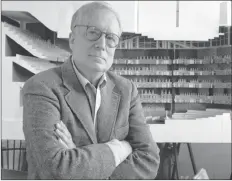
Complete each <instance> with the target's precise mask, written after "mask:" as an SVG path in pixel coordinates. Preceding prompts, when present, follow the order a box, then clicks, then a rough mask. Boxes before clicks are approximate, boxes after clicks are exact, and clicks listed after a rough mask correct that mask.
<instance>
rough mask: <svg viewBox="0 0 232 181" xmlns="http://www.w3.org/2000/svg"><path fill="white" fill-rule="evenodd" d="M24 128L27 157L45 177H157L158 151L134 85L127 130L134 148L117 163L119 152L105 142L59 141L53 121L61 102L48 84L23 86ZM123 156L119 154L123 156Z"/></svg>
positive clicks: (30, 82)
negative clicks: (75, 143)
mask: <svg viewBox="0 0 232 181" xmlns="http://www.w3.org/2000/svg"><path fill="white" fill-rule="evenodd" d="M23 93H24V97H23V104H24V110H23V111H24V112H23V123H24V124H23V130H24V135H25V139H26V143H27V151H28V154H29V155H30V156H29V157H30V158H29V161H31V162H33V164H34V166H35V167H36V169H37V170H39V172H38V173H39V176H40V178H41V179H107V178H110V179H154V178H155V176H156V174H157V170H158V166H159V149H158V147H157V145H156V143H155V142H154V141H153V139H152V137H151V134H150V131H149V127H148V126H147V125H146V124H145V123H144V116H143V113H142V106H141V103H140V101H139V96H138V92H137V89H136V87H135V85H134V84H132V93H131V95H132V96H131V102H130V113H129V133H128V135H127V137H126V139H125V141H126V142H127V143H129V146H130V147H131V148H132V149H131V153H129V155H128V156H127V155H126V154H125V155H124V156H122V155H121V158H120V162H119V163H118V164H117V163H116V162H115V153H113V152H112V149H111V148H110V146H109V145H107V144H105V143H101V144H91V145H87V146H81V147H78V146H77V147H74V146H73V147H72V148H71V149H69V148H67V147H65V146H64V144H62V143H61V142H60V141H59V139H57V134H56V133H55V130H54V128H55V127H54V125H56V124H57V123H58V121H59V120H60V117H61V116H60V112H61V108H60V105H59V100H58V98H57V96H55V94H54V93H53V91H52V90H51V89H50V88H48V86H47V85H45V83H43V82H40V81H29V82H27V83H26V84H25V86H24V89H23ZM119 155H120V154H119Z"/></svg>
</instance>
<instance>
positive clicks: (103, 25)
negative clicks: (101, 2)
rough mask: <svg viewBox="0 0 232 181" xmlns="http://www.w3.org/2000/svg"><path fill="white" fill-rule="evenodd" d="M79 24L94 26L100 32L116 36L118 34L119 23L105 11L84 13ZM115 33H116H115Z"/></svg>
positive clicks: (112, 15) (113, 15) (110, 13)
mask: <svg viewBox="0 0 232 181" xmlns="http://www.w3.org/2000/svg"><path fill="white" fill-rule="evenodd" d="M81 19H82V20H81V22H80V23H81V24H83V25H88V26H95V27H97V28H99V29H101V30H102V31H109V32H111V33H116V34H118V33H119V32H120V30H119V29H120V28H119V23H118V21H117V18H116V16H115V14H114V13H113V12H111V11H109V10H106V9H100V10H94V11H91V12H89V13H88V12H86V13H84V16H82V18H81ZM115 31H116V32H115ZM118 31H119V32H118Z"/></svg>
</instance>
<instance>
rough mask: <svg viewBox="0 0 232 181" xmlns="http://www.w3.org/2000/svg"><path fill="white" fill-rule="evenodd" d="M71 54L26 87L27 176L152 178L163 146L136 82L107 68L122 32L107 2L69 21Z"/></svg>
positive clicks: (88, 7)
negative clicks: (153, 133)
mask: <svg viewBox="0 0 232 181" xmlns="http://www.w3.org/2000/svg"><path fill="white" fill-rule="evenodd" d="M71 30H72V31H71V33H70V37H69V44H70V48H71V50H72V56H71V57H70V58H69V59H68V60H67V61H66V62H65V63H64V64H62V65H61V66H60V67H56V68H53V69H50V70H47V71H45V72H42V73H39V74H37V75H35V76H33V77H32V78H31V79H29V80H28V81H27V82H26V84H25V86H24V88H23V105H24V112H23V131H24V135H25V139H26V148H27V161H28V178H29V179H154V178H155V176H156V174H157V170H158V167H159V148H158V147H157V145H156V143H155V142H154V141H153V139H152V136H151V133H150V131H149V127H148V125H146V123H145V118H144V115H143V110H142V106H141V103H140V100H139V95H138V91H137V89H136V86H135V85H134V84H133V83H132V82H131V81H129V80H127V79H125V78H123V77H121V76H118V75H115V74H113V73H112V72H109V71H108V70H109V68H110V67H111V66H112V63H113V58H114V53H115V49H116V47H117V45H118V43H119V37H120V35H121V33H122V29H121V24H120V20H119V17H118V14H117V13H116V12H115V11H114V10H113V9H112V8H111V7H110V5H109V4H107V3H104V2H92V3H89V4H85V5H84V6H82V7H81V8H80V9H79V10H78V11H77V12H76V13H75V14H74V15H73V18H72V22H71Z"/></svg>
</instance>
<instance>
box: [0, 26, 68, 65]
mask: <svg viewBox="0 0 232 181" xmlns="http://www.w3.org/2000/svg"><path fill="white" fill-rule="evenodd" d="M2 27H3V29H4V30H5V33H6V34H7V35H8V36H9V37H10V38H11V39H13V40H14V41H15V42H16V43H18V44H19V45H21V46H22V47H23V48H25V49H26V50H27V51H28V52H30V53H31V54H32V55H34V56H36V57H39V58H42V59H47V60H50V61H58V62H64V61H65V60H66V59H67V58H68V57H69V56H70V53H69V52H68V51H66V50H64V49H61V48H60V47H58V46H56V45H53V44H51V42H49V41H45V40H43V39H42V38H41V37H40V36H39V35H36V34H33V33H31V32H30V31H28V30H23V29H20V28H18V27H15V26H12V25H10V24H8V23H6V22H3V23H2Z"/></svg>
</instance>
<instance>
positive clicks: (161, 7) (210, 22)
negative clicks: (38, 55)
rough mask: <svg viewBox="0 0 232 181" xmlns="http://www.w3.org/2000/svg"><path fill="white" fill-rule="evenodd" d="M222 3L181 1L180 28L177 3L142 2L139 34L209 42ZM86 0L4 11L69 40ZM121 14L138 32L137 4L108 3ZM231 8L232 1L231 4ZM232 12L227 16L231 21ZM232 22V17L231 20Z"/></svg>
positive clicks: (11, 6)
mask: <svg viewBox="0 0 232 181" xmlns="http://www.w3.org/2000/svg"><path fill="white" fill-rule="evenodd" d="M221 2H222V1H180V2H179V7H180V19H179V25H180V27H179V28H175V25H176V1H139V3H138V6H139V8H138V9H139V19H138V20H139V25H138V27H139V28H138V30H139V31H138V32H140V33H144V34H145V35H150V36H151V37H153V38H156V39H162V40H168V39H170V40H172V39H173V40H174V39H186V40H187V39H189V40H190V39H192V40H208V39H209V38H212V37H213V36H215V35H216V34H217V32H218V26H219V15H220V13H219V11H220V3H221ZM84 3H86V1H68V2H65V1H3V2H2V10H12V11H28V12H31V14H33V15H34V16H35V17H36V18H38V19H39V20H40V21H42V22H43V23H44V24H45V26H47V27H48V28H50V29H51V30H53V31H59V33H58V34H59V36H60V37H61V38H62V37H63V38H68V33H69V31H70V22H71V16H72V14H73V13H74V12H75V10H76V9H78V8H79V7H80V6H81V5H82V4H84ZM109 3H111V4H112V5H113V7H114V8H115V10H116V11H118V12H119V14H120V16H121V19H122V24H123V30H124V31H129V32H136V31H137V17H136V14H137V12H136V11H137V10H136V9H137V7H136V3H137V2H136V1H109ZM228 3H229V6H228V7H230V5H231V2H228ZM230 16H231V11H230V13H228V17H229V18H230ZM48 17H49V18H48ZM230 19H231V18H230Z"/></svg>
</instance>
